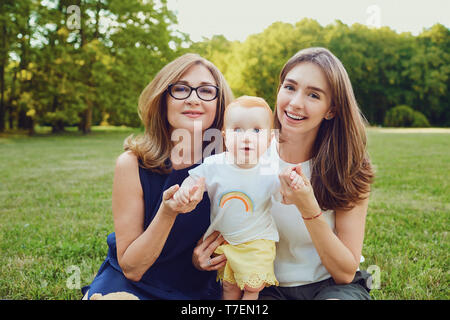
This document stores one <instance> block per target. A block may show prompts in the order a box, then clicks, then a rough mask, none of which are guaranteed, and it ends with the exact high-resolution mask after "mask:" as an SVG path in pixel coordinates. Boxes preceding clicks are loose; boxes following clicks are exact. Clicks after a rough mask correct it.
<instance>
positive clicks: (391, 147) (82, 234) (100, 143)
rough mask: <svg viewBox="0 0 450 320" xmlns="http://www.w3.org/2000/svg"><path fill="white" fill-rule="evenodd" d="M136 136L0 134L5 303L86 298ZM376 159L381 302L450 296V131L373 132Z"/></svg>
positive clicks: (0, 256) (372, 210) (373, 258)
mask: <svg viewBox="0 0 450 320" xmlns="http://www.w3.org/2000/svg"><path fill="white" fill-rule="evenodd" d="M134 132H136V131H134ZM131 133H133V131H131V130H129V129H125V128H114V129H107V130H105V129H101V128H95V129H94V132H93V133H92V134H91V135H88V136H82V135H80V134H78V133H76V132H69V133H67V134H62V135H56V136H54V135H53V136H52V135H46V134H41V135H37V136H35V137H32V138H29V137H25V136H21V135H16V136H12V135H7V136H0V299H80V298H81V293H80V290H79V289H78V288H79V287H80V286H84V285H87V284H89V283H90V282H91V281H92V279H93V277H94V276H95V274H96V272H97V270H98V268H99V266H100V264H101V263H102V261H103V259H104V257H105V255H106V251H107V245H106V236H107V235H108V234H109V233H110V232H112V231H113V222H112V214H111V188H112V179H113V170H114V164H115V159H116V157H117V156H118V155H119V154H120V153H121V152H122V143H123V140H124V138H125V137H126V136H128V135H129V134H131ZM369 153H370V155H371V158H372V162H373V163H374V165H375V167H376V172H377V179H376V183H375V184H374V186H373V192H372V194H371V201H370V206H369V214H368V218H367V225H366V238H365V242H364V248H363V255H364V257H365V262H363V263H362V264H361V269H367V268H369V267H370V268H371V269H372V270H374V272H375V273H376V274H377V275H379V278H380V281H379V282H378V283H375V284H374V285H379V289H374V290H372V293H371V294H372V297H373V298H374V299H449V298H450V295H449V289H448V287H449V241H448V229H449V217H450V192H449V178H450V177H449V172H450V130H438V131H437V132H430V131H425V132H415V131H406V132H405V131H402V130H398V131H396V130H380V129H369Z"/></svg>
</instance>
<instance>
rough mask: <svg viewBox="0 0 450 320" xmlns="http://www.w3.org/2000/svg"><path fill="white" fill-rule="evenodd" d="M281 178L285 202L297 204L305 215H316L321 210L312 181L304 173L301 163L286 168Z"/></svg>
mask: <svg viewBox="0 0 450 320" xmlns="http://www.w3.org/2000/svg"><path fill="white" fill-rule="evenodd" d="M279 178H280V183H281V190H280V192H281V194H282V196H283V203H285V204H295V205H296V206H297V207H298V208H299V210H300V212H301V213H302V215H303V216H304V217H309V216H310V215H313V216H314V215H316V214H317V212H320V207H319V205H318V203H317V200H316V197H315V196H314V190H313V188H312V185H311V182H310V181H309V179H308V178H307V177H306V176H305V175H304V174H303V172H302V170H301V167H300V165H297V166H296V167H293V168H286V169H285V170H283V171H282V172H281V174H280V175H279Z"/></svg>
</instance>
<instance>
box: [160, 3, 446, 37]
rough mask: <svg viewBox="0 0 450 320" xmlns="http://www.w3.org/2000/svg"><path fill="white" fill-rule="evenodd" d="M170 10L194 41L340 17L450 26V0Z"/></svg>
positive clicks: (401, 26) (404, 26)
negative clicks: (283, 23) (275, 25)
mask: <svg viewBox="0 0 450 320" xmlns="http://www.w3.org/2000/svg"><path fill="white" fill-rule="evenodd" d="M168 7H169V9H170V10H173V11H174V12H175V13H176V15H177V18H178V26H177V29H178V30H180V31H182V32H185V33H187V34H189V35H190V37H191V39H192V40H193V41H201V40H202V39H203V37H207V38H211V37H212V36H213V35H219V34H221V35H224V36H225V37H226V38H227V39H228V40H239V41H244V40H245V39H246V38H247V37H248V36H249V35H251V34H255V33H260V32H262V31H263V30H264V29H265V28H266V27H268V26H270V25H271V24H272V23H274V22H276V21H282V22H288V23H295V22H297V21H299V20H301V19H303V18H305V17H306V18H312V19H315V20H317V21H318V22H319V23H320V24H321V25H323V26H325V25H328V24H330V23H333V22H334V21H335V20H337V19H338V20H341V21H342V22H343V23H345V24H347V25H352V24H353V23H362V24H366V25H369V26H371V27H379V26H389V27H390V28H391V29H393V30H395V31H397V32H411V33H412V34H414V35H417V34H419V33H420V32H421V31H422V30H423V28H429V27H431V26H432V25H434V24H435V23H441V24H443V25H445V26H447V27H448V28H450V0H410V1H408V0H168Z"/></svg>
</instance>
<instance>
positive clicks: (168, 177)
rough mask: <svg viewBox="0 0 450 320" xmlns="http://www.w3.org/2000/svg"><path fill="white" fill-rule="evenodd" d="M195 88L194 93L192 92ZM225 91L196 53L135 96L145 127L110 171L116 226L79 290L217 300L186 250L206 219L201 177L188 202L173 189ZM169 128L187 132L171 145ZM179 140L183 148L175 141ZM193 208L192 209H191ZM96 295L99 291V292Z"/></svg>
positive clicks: (218, 119)
mask: <svg viewBox="0 0 450 320" xmlns="http://www.w3.org/2000/svg"><path fill="white" fill-rule="evenodd" d="M194 91H195V92H194ZM231 100H232V93H231V90H230V88H229V86H228V84H227V83H226V81H225V79H224V77H223V75H222V74H221V73H220V71H219V70H218V69H217V68H216V67H215V66H214V65H213V64H212V63H211V62H209V61H207V60H205V59H204V58H202V57H200V56H198V55H196V54H186V55H183V56H181V57H179V58H178V59H176V60H174V61H172V62H171V63H169V64H168V65H166V66H165V67H164V68H163V69H162V70H161V71H160V72H159V73H158V74H157V75H156V77H155V78H154V79H153V80H152V81H151V83H150V84H149V85H148V86H147V87H146V88H145V89H144V91H143V92H142V94H141V96H140V99H139V112H140V117H141V119H142V121H143V123H144V125H145V134H144V135H143V136H142V137H138V138H129V139H127V140H126V142H125V152H124V153H123V154H122V155H120V156H119V158H118V159H117V162H116V168H115V173H114V183H113V194H112V210H113V215H114V229H115V233H112V234H110V235H109V236H108V239H107V242H108V246H109V251H108V255H107V257H106V259H105V261H104V263H103V264H102V266H101V267H100V270H99V271H98V274H97V276H96V277H95V279H94V280H93V282H92V283H91V284H90V285H89V286H86V287H84V288H83V289H82V292H83V294H84V295H85V298H90V297H92V295H94V294H99V295H106V294H110V293H117V292H120V293H121V294H120V295H110V296H111V297H114V298H118V297H133V298H135V297H137V298H139V299H219V298H220V294H221V291H220V286H219V285H218V284H217V283H216V281H215V276H216V275H215V274H213V273H210V272H201V271H199V270H197V269H195V268H194V267H193V265H192V251H193V249H194V247H195V245H196V242H197V240H198V239H199V238H200V237H201V235H202V234H203V233H204V232H205V231H206V229H207V228H208V225H209V212H210V206H209V200H208V198H207V197H205V198H204V199H202V196H203V192H204V185H203V184H202V183H201V182H199V184H198V185H197V186H196V189H195V192H194V193H193V194H192V197H193V201H192V202H191V203H189V204H187V205H185V206H177V205H176V204H175V201H174V200H173V195H174V193H175V192H176V190H177V189H178V188H179V184H181V182H182V181H183V180H184V179H185V178H186V177H187V176H188V170H189V169H192V168H193V167H194V166H196V164H195V163H196V158H198V157H196V155H198V154H199V153H200V154H201V153H202V150H195V146H199V147H200V149H201V147H202V141H194V138H195V137H197V138H198V139H202V134H200V135H196V134H194V128H195V127H196V125H197V124H200V127H201V131H202V132H204V131H205V130H207V129H208V128H221V127H222V123H223V111H224V108H225V105H226V104H227V103H229V102H230V101H231ZM175 130H182V131H184V132H188V133H190V136H191V138H192V139H183V141H182V142H180V143H178V144H177V145H176V146H177V147H178V150H182V152H183V155H184V156H183V157H182V159H183V161H180V159H179V156H178V154H176V153H173V152H172V151H173V149H174V143H173V141H172V139H171V136H172V133H173V132H174V131H175ZM180 144H181V147H180ZM199 160H201V158H200V159H199ZM194 208H195V209H194ZM97 296H98V295H97Z"/></svg>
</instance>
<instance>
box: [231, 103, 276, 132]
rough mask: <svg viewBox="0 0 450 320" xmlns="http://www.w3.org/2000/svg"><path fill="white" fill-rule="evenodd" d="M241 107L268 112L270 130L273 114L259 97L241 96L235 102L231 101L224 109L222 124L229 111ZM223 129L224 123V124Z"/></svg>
mask: <svg viewBox="0 0 450 320" xmlns="http://www.w3.org/2000/svg"><path fill="white" fill-rule="evenodd" d="M236 106H241V107H246V108H252V107H258V108H264V109H266V111H267V112H268V115H269V121H270V128H271V129H272V127H273V112H272V109H271V108H270V106H269V104H268V103H267V102H266V100H264V99H263V98H260V97H253V96H241V97H239V98H237V99H235V100H233V101H232V102H231V103H230V104H229V105H227V107H226V108H225V115H224V119H225V120H224V122H226V117H227V111H228V110H230V109H231V108H232V107H236ZM224 128H225V123H224Z"/></svg>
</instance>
